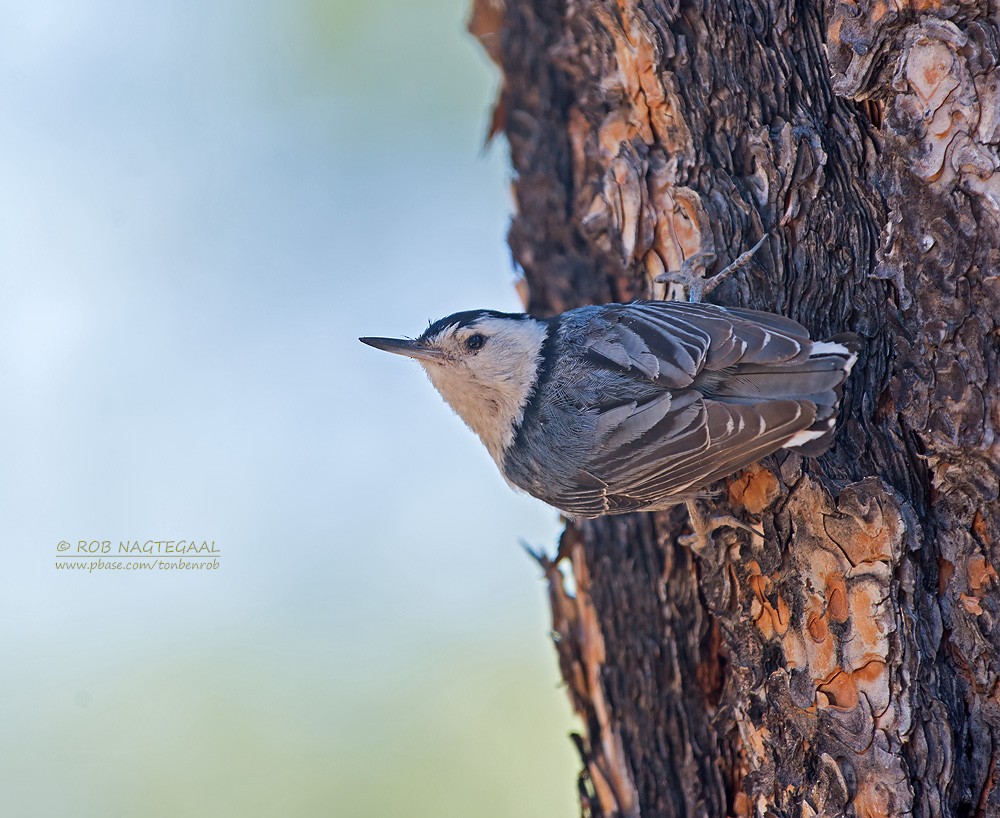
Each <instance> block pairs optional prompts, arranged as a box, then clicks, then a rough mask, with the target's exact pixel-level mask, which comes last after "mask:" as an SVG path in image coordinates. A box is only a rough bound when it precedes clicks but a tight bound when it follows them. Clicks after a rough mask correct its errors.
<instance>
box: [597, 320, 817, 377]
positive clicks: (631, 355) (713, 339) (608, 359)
mask: <svg viewBox="0 0 1000 818" xmlns="http://www.w3.org/2000/svg"><path fill="white" fill-rule="evenodd" d="M584 336H585V338H586V340H585V341H584V342H583V344H584V348H585V350H586V351H587V352H588V353H589V355H590V358H591V360H592V362H594V363H596V364H598V365H603V366H607V367H609V368H613V369H615V370H616V371H619V372H627V373H629V374H631V375H633V376H634V377H636V378H639V379H641V380H648V381H651V382H653V383H655V384H657V385H660V386H665V387H668V388H672V389H681V388H684V387H686V386H690V385H691V383H692V382H693V381H694V379H695V377H696V376H697V374H698V373H699V372H701V371H702V370H708V371H718V370H722V369H726V368H727V367H730V366H733V365H734V364H736V363H737V362H739V363H741V364H760V365H769V364H771V365H773V364H784V363H789V362H791V361H794V360H797V359H805V358H806V357H808V355H809V350H810V348H811V346H810V340H809V333H808V331H807V330H806V329H805V327H803V326H802V325H801V324H798V323H796V322H795V321H793V320H791V319H790V318H784V317H782V316H778V315H772V314H770V313H761V312H756V311H755V310H744V309H733V308H723V307H718V306H716V305H714V304H685V303H682V302H676V301H641V302H636V303H634V304H628V305H621V306H612V307H608V308H607V309H605V310H603V311H602V312H601V313H600V314H599V316H597V317H595V319H594V320H593V321H592V322H591V323H590V325H589V326H588V327H587V332H586V333H584Z"/></svg>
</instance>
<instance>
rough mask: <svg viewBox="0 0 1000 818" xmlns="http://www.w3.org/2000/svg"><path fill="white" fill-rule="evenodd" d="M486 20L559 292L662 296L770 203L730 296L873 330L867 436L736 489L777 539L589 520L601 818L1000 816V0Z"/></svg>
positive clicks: (522, 250) (576, 609) (575, 623)
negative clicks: (679, 273)
mask: <svg viewBox="0 0 1000 818" xmlns="http://www.w3.org/2000/svg"><path fill="white" fill-rule="evenodd" d="M471 27H472V29H473V32H474V33H475V34H477V35H478V36H480V38H481V39H482V40H483V42H484V44H486V45H487V49H488V51H489V52H490V54H491V55H492V56H493V57H494V59H495V60H496V61H497V62H498V64H499V65H500V67H501V70H502V72H503V87H502V92H501V98H500V100H499V101H498V105H497V110H496V114H495V117H494V126H495V127H496V128H497V129H499V130H502V131H503V132H504V133H506V136H507V139H508V140H509V143H510V148H511V157H512V163H513V169H514V174H515V182H514V190H515V195H516V201H517V212H516V215H515V217H514V220H513V223H512V226H511V230H510V236H509V240H510V246H511V248H512V251H513V255H514V258H515V261H516V263H517V264H518V265H519V266H520V268H521V270H522V271H523V275H524V286H523V287H522V292H523V294H524V295H525V298H526V305H527V307H528V309H529V310H531V311H533V312H535V313H537V314H551V313H554V312H559V311H562V310H564V309H567V308H570V307H574V306H579V305H581V304H587V303H600V302H607V301H627V300H630V299H632V298H636V297H663V296H664V295H665V294H664V292H663V288H662V285H657V284H654V283H653V278H654V277H655V276H656V275H658V274H659V273H661V272H663V271H664V270H674V269H678V268H679V267H680V265H681V262H682V261H683V260H684V259H686V258H689V257H691V256H692V255H694V254H695V253H697V252H699V251H712V252H714V253H715V254H716V256H717V261H716V262H715V263H714V264H712V265H710V268H709V273H711V272H715V271H717V270H719V269H721V268H722V267H724V266H725V265H726V264H727V263H728V262H729V261H731V260H732V259H733V258H735V257H736V256H737V255H739V254H740V253H741V252H742V251H744V250H746V249H747V248H748V247H750V246H752V245H753V244H754V243H755V242H756V241H757V240H758V239H759V238H760V237H761V236H762V235H764V234H765V233H767V232H769V231H771V232H772V236H771V238H770V239H769V240H768V241H767V242H766V243H765V245H764V247H763V248H762V249H761V251H760V252H759V253H758V254H757V256H756V257H755V260H754V263H753V264H752V265H750V266H749V267H747V268H745V269H744V270H742V271H741V272H739V273H737V274H736V275H735V276H734V277H733V278H732V279H730V280H729V281H727V282H726V283H725V284H723V285H722V286H721V287H719V288H718V289H717V290H715V292H714V293H713V294H712V296H711V297H710V299H709V300H713V301H716V302H718V303H721V304H729V305H743V306H750V307H755V308H760V309H768V310H773V311H776V312H780V313H783V314H786V315H789V316H791V317H793V318H795V319H797V320H799V321H801V322H802V323H803V324H805V325H806V326H807V327H809V329H810V330H811V331H812V332H813V334H814V336H819V337H825V336H827V335H829V334H832V333H834V332H839V331H843V330H853V331H854V332H857V333H858V334H860V335H861V336H863V338H864V339H865V351H864V353H863V356H862V359H861V361H860V363H859V365H858V366H857V367H856V369H855V375H854V376H852V378H851V380H850V382H849V389H848V395H847V398H846V402H845V411H844V422H843V424H842V428H841V431H840V433H839V435H838V440H837V443H836V445H835V447H834V448H833V449H832V450H831V451H830V452H829V453H828V454H826V455H824V456H823V457H821V458H819V459H815V460H803V459H802V458H799V457H797V456H795V455H786V456H784V457H777V456H776V457H773V458H771V459H769V460H768V461H765V462H764V463H762V464H761V465H760V466H759V467H756V468H753V469H751V470H749V471H747V472H744V473H742V474H741V475H738V476H736V477H735V478H733V479H732V480H730V481H728V483H727V485H726V486H724V487H723V489H724V491H723V494H722V496H721V498H720V500H719V501H718V502H715V503H712V504H711V505H714V506H716V507H718V508H719V509H721V510H723V511H726V512H732V513H735V514H737V515H741V516H742V517H743V519H746V520H748V521H752V522H753V524H755V525H756V526H757V527H759V528H760V530H761V531H762V532H763V534H764V542H763V543H761V542H760V540H759V539H758V538H753V541H751V538H750V537H749V536H747V535H746V534H745V533H743V532H734V531H732V530H720V531H718V532H716V534H715V535H714V539H713V541H712V542H711V543H709V544H708V545H707V546H706V547H704V548H703V549H701V550H700V551H699V552H698V553H694V552H692V551H690V550H687V549H685V548H682V547H681V546H679V545H678V544H677V536H678V535H679V534H683V533H684V532H685V530H686V529H685V526H686V517H685V515H684V514H683V513H680V512H676V513H673V514H659V515H655V516H653V515H645V516H629V517H619V518H604V519H601V520H598V521H594V522H591V523H587V524H586V525H583V526H581V527H579V528H573V527H571V528H569V529H567V531H566V534H565V535H564V539H563V543H562V546H563V547H562V549H561V554H563V555H565V556H566V557H568V560H567V562H566V563H564V564H562V565H553V566H550V567H549V569H548V571H547V574H548V577H549V585H550V593H551V600H552V610H553V618H554V625H555V632H556V633H557V635H558V638H557V641H556V646H557V650H558V654H559V660H560V664H561V668H562V673H563V676H564V677H565V680H566V683H567V686H568V690H569V694H570V696H571V698H572V701H573V704H574V706H575V707H576V709H577V711H578V712H579V713H580V715H581V716H582V718H583V721H584V724H585V726H586V730H585V734H584V735H582V736H579V737H577V743H578V746H579V750H580V754H581V757H582V761H583V771H582V773H581V777H580V787H579V788H580V799H581V809H582V812H583V814H584V815H589V816H639V815H641V816H693V815H705V816H722V815H750V814H757V815H782V816H783V815H788V816H810V815H817V814H818V815H840V814H847V815H858V816H880V815H910V814H913V815H919V816H937V815H942V816H952V815H954V816H991V815H1000V788H998V787H997V775H998V770H997V756H998V753H1000V709H998V704H1000V688H998V662H997V648H998V645H1000V591H998V583H997V570H996V566H998V565H1000V507H998V494H1000V466H998V464H1000V439H998V438H997V431H998V429H1000V393H998V378H1000V329H998V326H1000V324H998V322H1000V278H998V262H1000V172H998V169H1000V158H998V143H1000V25H998V11H997V7H996V5H995V4H994V3H992V2H987V0H966V1H965V2H962V1H961V0H950V1H949V0H942V1H939V0H853V1H852V0H833V1H832V2H827V3H825V4H824V3H819V2H813V1H812V0H802V1H801V2H794V0H729V1H728V2H722V0H716V2H709V1H708V0H703V2H698V0H692V1H691V2H681V0H618V2H613V0H506V2H502V0H477V2H476V4H475V8H474V15H473V20H472V24H471ZM560 569H561V570H560ZM564 573H565V574H569V573H571V574H572V577H573V580H574V581H573V582H569V581H568V580H566V579H564Z"/></svg>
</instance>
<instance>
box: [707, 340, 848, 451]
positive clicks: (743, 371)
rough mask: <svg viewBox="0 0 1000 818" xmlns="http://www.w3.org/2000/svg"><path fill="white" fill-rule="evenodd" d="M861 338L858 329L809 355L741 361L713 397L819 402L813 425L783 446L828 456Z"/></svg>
mask: <svg viewBox="0 0 1000 818" xmlns="http://www.w3.org/2000/svg"><path fill="white" fill-rule="evenodd" d="M860 349H861V341H860V339H859V338H858V336H857V335H855V334H854V333H850V332H846V333H842V334H840V335H834V336H833V337H832V338H830V339H829V340H827V341H813V342H812V345H811V350H810V352H809V355H808V357H805V358H802V359H800V360H798V361H786V362H783V363H775V364H764V363H752V362H747V363H739V364H736V365H735V366H734V367H732V369H731V371H729V372H728V373H726V375H725V377H723V378H721V379H720V380H719V381H718V382H717V383H716V384H714V388H712V389H711V390H710V393H711V397H712V398H714V399H716V400H722V401H725V402H729V403H757V402H759V401H767V400H782V399H792V400H798V401H809V402H810V403H812V404H814V405H815V406H816V418H815V420H814V421H813V423H812V425H811V426H809V427H808V428H806V429H803V430H802V431H801V432H799V433H797V434H796V435H794V436H793V437H792V438H791V439H789V440H788V441H787V442H786V443H785V444H784V445H783V446H782V448H785V449H794V450H795V451H797V452H800V453H801V454H804V455H806V456H807V457H815V456H817V455H820V454H822V453H823V452H824V451H826V449H827V448H828V447H829V446H830V443H831V442H832V440H833V433H834V427H835V424H836V421H837V414H838V412H839V410H840V400H841V396H842V390H843V384H844V381H846V380H847V376H848V375H850V374H851V367H853V366H854V362H855V361H856V360H857V358H858V352H859V351H860Z"/></svg>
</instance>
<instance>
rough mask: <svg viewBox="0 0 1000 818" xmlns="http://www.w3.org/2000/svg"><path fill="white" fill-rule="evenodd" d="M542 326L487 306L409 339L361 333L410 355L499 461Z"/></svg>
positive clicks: (525, 393)
mask: <svg viewBox="0 0 1000 818" xmlns="http://www.w3.org/2000/svg"><path fill="white" fill-rule="evenodd" d="M547 332H548V325H547V324H545V323H544V322H542V321H537V320H535V319H534V318H528V317H525V316H508V315H504V314H499V313H491V312H487V311H475V312H466V313H456V314H455V315H451V316H448V317H447V318H443V319H441V320H440V321H435V322H434V323H433V324H431V325H430V327H428V328H427V331H426V332H424V334H423V335H421V336H420V337H419V338H417V339H416V340H413V341H401V340H396V339H391V338H363V339H362V340H363V341H365V342H366V343H368V344H369V345H371V346H374V347H377V348H379V349H384V350H386V351H387V352H394V353H397V354H400V355H406V356H407V357H410V358H414V359H416V360H417V361H419V363H420V365H421V366H423V368H424V369H425V370H426V372H427V375H428V377H429V378H430V379H431V383H433V384H434V386H435V388H436V389H437V390H438V392H440V393H441V396H442V397H443V398H444V399H445V401H447V403H448V404H449V405H450V406H451V408H452V409H454V410H455V412H456V413H457V414H458V416H459V417H460V418H462V420H464V421H465V423H466V424H467V425H468V426H469V427H470V428H471V429H472V431H474V432H475V433H476V434H477V435H479V437H480V439H481V440H482V441H483V443H484V445H485V446H486V448H487V449H488V450H489V453H490V454H491V455H492V456H493V459H494V460H495V461H496V462H497V463H498V464H502V462H503V453H504V450H505V449H506V448H507V447H508V446H509V445H510V444H511V442H512V441H513V438H514V430H515V428H516V427H517V425H518V424H519V423H520V422H521V418H522V417H523V415H524V408H525V405H526V404H527V402H528V398H529V396H530V395H531V390H532V388H533V387H534V385H535V380H536V378H537V376H538V368H539V365H540V364H541V357H542V356H541V353H542V342H543V341H544V340H545V336H546V333H547Z"/></svg>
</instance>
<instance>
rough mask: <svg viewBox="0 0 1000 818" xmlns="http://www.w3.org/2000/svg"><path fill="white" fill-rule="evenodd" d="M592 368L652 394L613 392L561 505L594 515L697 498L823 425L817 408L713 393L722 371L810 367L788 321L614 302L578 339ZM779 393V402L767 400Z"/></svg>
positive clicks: (699, 307) (802, 338) (713, 309)
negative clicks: (709, 381) (625, 397)
mask: <svg viewBox="0 0 1000 818" xmlns="http://www.w3.org/2000/svg"><path fill="white" fill-rule="evenodd" d="M582 337H583V338H584V339H585V340H584V341H583V344H584V349H585V351H586V353H587V354H588V356H589V359H590V362H591V363H592V364H595V365H597V366H602V367H604V368H606V369H608V370H609V371H611V372H614V373H616V374H617V375H619V376H622V375H624V376H626V377H628V378H633V379H635V381H637V382H639V383H643V384H645V385H646V386H647V387H652V390H651V391H648V390H637V394H638V395H641V397H639V398H638V399H637V400H635V401H633V402H626V403H622V401H621V400H620V398H614V397H609V398H608V399H607V403H606V404H599V405H597V406H593V407H591V409H592V410H595V411H596V412H597V413H598V420H597V426H596V430H595V440H594V445H593V448H592V449H591V450H590V452H589V454H588V458H587V460H586V462H585V463H583V465H582V467H581V468H580V470H579V472H578V473H577V475H576V486H575V488H574V490H573V492H572V493H571V496H568V497H566V498H563V501H562V502H561V503H560V508H562V509H564V510H565V511H567V512H569V513H570V514H577V515H579V516H584V517H588V516H596V515H600V514H607V513H609V512H616V511H627V510H629V509H633V508H643V507H648V506H650V505H651V504H652V505H667V504H669V503H670V501H671V500H672V499H673V500H676V501H680V500H682V499H684V498H685V497H690V496H692V495H696V494H697V493H698V491H699V490H700V489H702V488H704V487H705V486H707V485H708V484H710V483H712V482H714V481H715V480H718V479H720V478H722V477H724V476H726V475H728V474H732V473H733V472H736V471H738V470H739V469H741V468H743V467H745V466H747V465H749V464H751V463H753V462H755V461H756V460H759V459H760V458H761V457H764V456H765V455H767V454H770V453H771V452H773V451H774V450H775V449H777V448H779V447H780V446H781V444H782V443H783V442H784V441H786V440H788V439H789V438H791V437H792V436H793V435H795V434H796V433H797V432H800V431H802V430H804V429H808V428H809V426H810V425H811V424H812V423H813V421H814V420H815V419H816V407H815V405H814V404H813V403H811V402H809V401H800V400H793V399H785V398H784V396H783V395H780V394H779V395H772V396H767V395H761V397H760V400H759V401H754V402H750V403H742V404H740V403H736V404H734V403H728V402H726V403H724V402H720V401H717V400H712V399H711V396H710V395H707V394H706V393H707V392H708V391H709V390H707V389H706V386H705V381H706V378H708V377H710V376H711V373H713V372H718V371H720V370H726V371H731V370H730V368H731V367H735V366H736V365H737V364H738V365H739V366H740V367H744V366H747V365H750V366H752V367H765V368H766V367H770V366H776V365H777V366H780V365H783V364H787V363H792V362H796V361H799V360H803V361H804V360H805V359H806V358H808V356H809V352H810V349H811V343H810V340H809V334H808V332H807V330H806V329H805V328H804V327H802V326H801V325H800V324H798V323H796V322H795V321H792V320H791V319H788V318H783V317H781V316H775V315H771V314H769V313H757V312H755V311H753V310H742V309H728V308H722V307H717V306H715V305H712V304H685V303H679V302H639V303H635V304H630V305H627V306H621V307H609V308H607V309H606V310H604V311H602V313H601V314H600V316H599V318H597V319H596V320H595V321H594V322H592V323H591V324H590V326H589V327H587V331H586V332H585V333H582ZM769 398H771V399H769Z"/></svg>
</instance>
